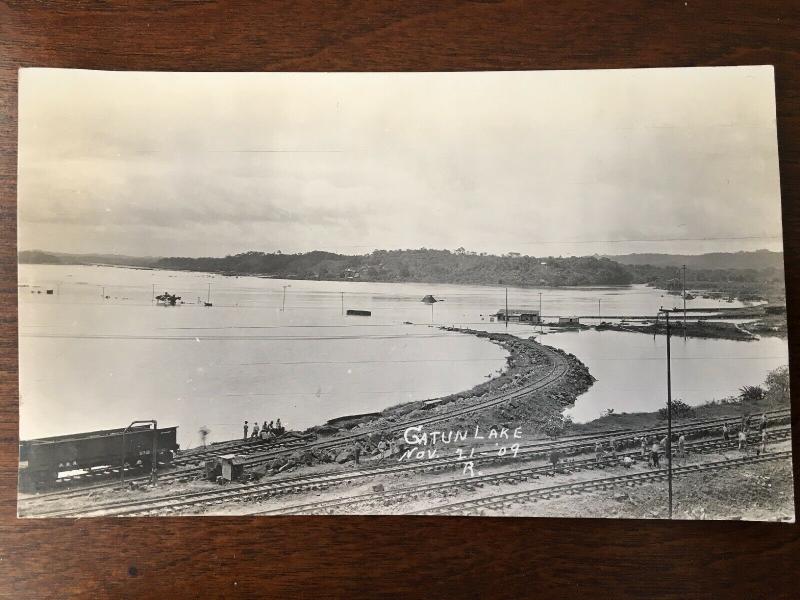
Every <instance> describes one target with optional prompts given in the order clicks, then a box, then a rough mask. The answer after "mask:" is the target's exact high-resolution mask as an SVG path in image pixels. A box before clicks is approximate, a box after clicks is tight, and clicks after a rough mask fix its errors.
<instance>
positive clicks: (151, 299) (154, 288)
mask: <svg viewBox="0 0 800 600" xmlns="http://www.w3.org/2000/svg"><path fill="white" fill-rule="evenodd" d="M155 301H156V284H155V283H154V284H153V295H152V296H151V297H150V303H151V304H152V303H153V302H155Z"/></svg>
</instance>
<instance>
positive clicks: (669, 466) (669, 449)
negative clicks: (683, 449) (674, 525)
mask: <svg viewBox="0 0 800 600" xmlns="http://www.w3.org/2000/svg"><path fill="white" fill-rule="evenodd" d="M662 312H663V313H664V317H665V318H666V321H667V448H666V452H667V483H668V488H669V518H670V519H672V366H671V361H670V343H669V341H670V326H669V313H670V311H669V310H664V309H663V308H662V309H661V310H660V311H659V313H662ZM656 325H658V315H656Z"/></svg>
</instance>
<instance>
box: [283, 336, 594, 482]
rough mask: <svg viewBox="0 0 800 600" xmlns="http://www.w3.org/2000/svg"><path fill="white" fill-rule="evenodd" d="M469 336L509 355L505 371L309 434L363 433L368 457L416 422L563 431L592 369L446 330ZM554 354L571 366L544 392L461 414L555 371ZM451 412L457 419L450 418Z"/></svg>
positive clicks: (310, 455) (515, 343)
mask: <svg viewBox="0 0 800 600" xmlns="http://www.w3.org/2000/svg"><path fill="white" fill-rule="evenodd" d="M444 329H446V330H447V331H455V332H459V333H464V334H468V335H475V336H478V337H482V338H486V339H488V340H490V341H492V342H493V343H495V344H498V345H500V346H502V347H503V348H504V349H505V350H506V351H508V353H509V355H508V357H507V359H506V368H505V369H504V370H503V372H502V373H501V374H499V375H498V376H497V377H495V378H493V379H491V380H489V381H486V382H484V383H481V384H479V385H477V386H475V387H473V388H472V389H470V390H469V391H467V392H462V393H458V394H450V395H448V396H443V397H440V398H430V399H427V400H420V401H416V402H408V403H404V404H400V405H397V406H392V407H389V408H387V409H385V410H383V411H381V412H380V413H370V414H365V415H354V416H351V417H342V418H338V419H334V420H332V421H329V422H328V423H326V424H325V425H323V426H319V427H313V428H311V429H309V430H308V432H309V433H314V434H316V435H319V436H321V437H325V438H328V439H331V440H335V439H336V437H338V436H344V435H350V434H352V433H358V432H359V431H363V433H364V437H363V438H362V447H363V452H364V454H366V455H369V454H371V453H373V452H374V451H377V446H378V444H379V443H380V440H382V439H383V440H389V439H394V440H397V441H398V442H399V443H402V433H400V432H399V430H400V429H402V428H403V424H404V423H408V422H413V421H415V420H418V419H423V418H428V417H435V416H437V414H440V415H441V416H442V419H441V421H437V422H436V424H435V426H433V427H432V428H435V429H439V430H448V429H451V430H455V429H465V428H471V429H474V428H475V427H476V426H480V427H481V428H482V429H483V430H489V429H491V428H495V429H500V428H503V427H505V428H508V429H515V428H518V427H519V428H521V429H522V431H523V434H524V436H525V437H526V438H529V437H531V436H536V437H538V436H540V435H543V434H545V433H548V434H552V433H553V430H554V428H555V429H556V430H560V429H563V427H564V425H565V423H564V420H563V418H562V413H563V411H564V409H565V408H567V407H569V406H572V405H573V404H574V403H575V400H576V398H577V397H578V396H579V395H580V394H582V393H583V392H585V391H586V390H587V389H589V387H590V386H591V385H592V384H593V383H594V378H593V377H592V376H591V374H590V373H589V369H588V368H587V367H586V365H584V364H583V363H582V362H581V361H580V360H579V359H578V358H577V357H575V356H574V355H572V354H568V353H566V352H563V351H562V350H558V349H555V348H550V347H543V346H542V345H541V344H539V343H537V342H535V341H534V340H533V339H532V338H531V339H527V340H526V339H521V338H518V337H515V336H513V335H509V334H504V333H488V332H485V331H477V330H473V329H462V328H451V327H448V328H444ZM554 355H559V356H560V357H562V358H563V359H565V360H566V362H567V365H568V368H567V370H566V373H565V374H564V376H563V377H561V378H560V380H558V381H555V382H553V383H552V384H550V385H548V386H546V387H545V388H544V389H541V390H536V391H532V392H530V393H529V394H526V395H523V396H519V397H516V398H514V399H511V400H509V401H507V402H503V403H501V404H499V405H497V406H493V407H489V408H486V409H484V410H477V411H475V412H467V413H463V412H462V409H469V407H470V406H473V405H475V404H479V403H480V402H482V401H485V400H487V399H489V398H491V397H492V396H494V395H496V394H497V393H498V392H503V391H509V392H510V391H514V390H515V389H519V388H523V387H525V386H527V385H530V384H533V383H535V382H536V381H539V380H540V379H541V378H542V377H543V376H544V374H545V373H549V372H550V370H551V368H552V367H553V361H554ZM451 413H453V414H454V416H452V417H448V415H449V414H451ZM352 458H353V457H352V448H350V447H349V444H348V447H345V448H341V447H340V448H336V449H304V450H302V451H298V452H297V453H295V454H293V455H292V456H290V457H289V458H288V460H287V459H286V458H284V457H281V458H277V459H276V460H275V464H273V465H271V466H270V468H271V469H272V470H278V469H280V470H284V469H286V468H290V467H291V466H294V465H303V464H306V465H310V464H319V463H326V462H338V463H344V462H348V461H350V460H352Z"/></svg>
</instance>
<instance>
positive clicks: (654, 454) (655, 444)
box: [650, 438, 660, 469]
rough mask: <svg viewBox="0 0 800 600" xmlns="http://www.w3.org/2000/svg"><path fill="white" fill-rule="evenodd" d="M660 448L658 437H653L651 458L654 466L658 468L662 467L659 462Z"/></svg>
mask: <svg viewBox="0 0 800 600" xmlns="http://www.w3.org/2000/svg"><path fill="white" fill-rule="evenodd" d="M659 450H660V448H659V446H658V439H657V438H653V447H652V448H650V458H651V459H652V462H653V467H654V468H656V469H659V468H660V467H659V464H658V452H659Z"/></svg>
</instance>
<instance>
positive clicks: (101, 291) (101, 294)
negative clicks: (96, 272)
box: [100, 286, 106, 300]
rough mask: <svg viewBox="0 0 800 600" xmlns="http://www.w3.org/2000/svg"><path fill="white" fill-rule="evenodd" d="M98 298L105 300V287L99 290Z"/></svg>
mask: <svg viewBox="0 0 800 600" xmlns="http://www.w3.org/2000/svg"><path fill="white" fill-rule="evenodd" d="M100 297H101V298H102V299H103V300H105V299H106V286H102V288H100Z"/></svg>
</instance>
